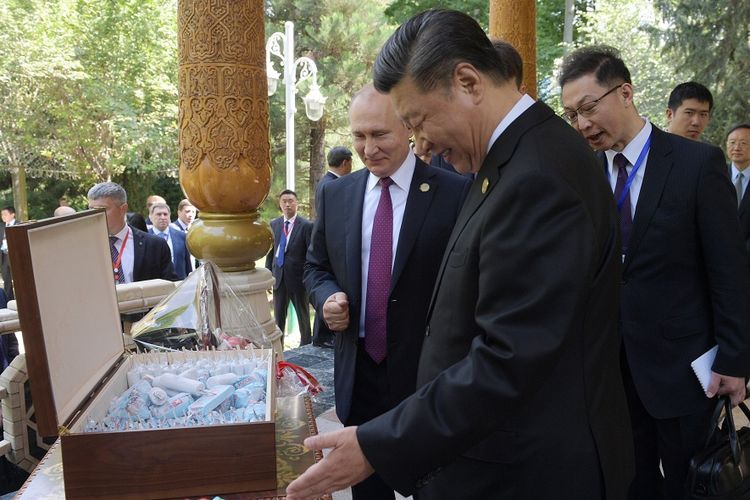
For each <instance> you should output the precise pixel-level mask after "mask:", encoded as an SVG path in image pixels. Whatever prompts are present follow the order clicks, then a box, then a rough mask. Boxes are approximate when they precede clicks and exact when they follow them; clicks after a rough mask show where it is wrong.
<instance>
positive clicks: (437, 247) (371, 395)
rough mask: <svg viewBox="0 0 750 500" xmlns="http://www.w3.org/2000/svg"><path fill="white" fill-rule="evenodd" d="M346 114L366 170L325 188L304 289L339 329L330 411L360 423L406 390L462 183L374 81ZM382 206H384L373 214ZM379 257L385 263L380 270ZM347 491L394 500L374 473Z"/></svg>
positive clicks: (413, 379) (408, 391)
mask: <svg viewBox="0 0 750 500" xmlns="http://www.w3.org/2000/svg"><path fill="white" fill-rule="evenodd" d="M349 120H350V128H351V131H352V138H353V143H354V148H355V150H356V151H357V154H358V155H359V157H360V159H361V160H362V162H363V163H364V164H365V166H366V167H367V168H366V169H363V170H360V171H358V172H355V173H353V174H350V175H348V176H346V177H344V178H342V179H340V180H338V181H336V182H333V183H330V184H328V185H327V186H325V187H324V188H323V190H322V193H321V197H320V200H319V202H318V207H319V215H318V219H317V221H316V223H315V229H314V230H313V240H312V244H311V246H310V251H309V252H308V256H307V258H308V265H307V267H306V270H305V285H306V286H307V287H308V289H309V290H310V293H311V297H312V300H313V304H315V306H316V307H317V308H318V310H321V309H322V311H323V317H324V319H325V320H326V322H327V323H328V325H329V326H330V327H331V329H332V330H333V331H335V332H339V333H337V334H336V340H335V341H336V347H335V351H334V353H335V357H334V363H335V372H334V376H335V394H336V413H337V414H338V416H339V419H340V420H341V421H342V422H343V423H344V424H346V425H358V424H361V423H364V422H366V421H368V420H370V419H371V418H374V417H376V416H378V415H380V414H381V413H383V412H385V411H387V410H389V409H391V408H393V407H394V406H396V405H397V404H398V403H399V402H400V401H401V400H403V399H404V398H405V397H407V396H408V395H410V394H412V393H413V392H414V389H415V383H416V371H417V361H418V358H419V352H420V349H421V345H422V339H423V338H424V336H423V332H424V328H425V325H426V323H425V317H426V314H427V306H428V303H429V290H430V289H431V288H432V285H433V283H434V282H435V277H436V274H437V270H438V267H439V265H440V258H441V256H442V253H443V249H444V248H445V244H446V242H447V241H448V236H449V235H450V232H451V230H452V228H453V225H454V223H455V220H456V217H457V215H458V212H459V210H460V208H461V204H462V202H463V199H464V196H465V192H466V190H467V188H468V186H469V184H470V183H469V180H468V179H465V178H462V177H459V176H456V175H454V174H449V173H447V172H444V171H441V170H438V169H433V168H430V167H428V166H427V165H426V164H425V163H424V162H422V161H421V160H419V159H418V158H417V157H416V155H414V154H412V152H411V149H410V146H409V135H410V131H409V130H408V129H407V128H406V127H404V125H403V124H402V123H401V122H400V121H399V120H398V117H397V116H396V113H395V111H394V109H393V105H392V103H391V101H390V99H389V97H388V96H387V95H385V94H381V93H379V92H378V91H376V90H375V89H374V87H372V85H368V86H366V87H365V88H363V89H362V90H361V91H360V92H359V93H357V94H356V95H355V96H354V98H353V99H352V103H351V107H350V111H349ZM383 182H388V183H389V185H388V186H387V189H385V191H384V187H383ZM386 196H387V201H386ZM385 203H388V204H389V208H383V209H382V210H383V211H382V212H381V207H382V206H383V205H382V204H385ZM380 214H385V215H386V217H389V219H388V222H387V224H386V222H384V221H383V220H382V219H381V218H380ZM381 231H382V234H381ZM382 251H385V252H387V255H386V256H385V257H383V255H382V253H380V252H382ZM381 258H384V262H385V268H382V267H381V268H379V269H378V268H376V266H377V263H378V262H382V261H380V260H379V259H381ZM381 273H385V274H384V275H383V274H381ZM377 335H381V337H380V339H381V341H382V342H383V344H381V345H382V346H384V349H383V351H380V352H379V354H377V353H375V352H374V351H375V349H373V347H372V341H373V340H374V339H377V338H378V337H377ZM368 342H369V343H370V345H368ZM352 492H353V495H354V498H355V499H361V498H374V499H381V498H392V497H393V488H392V487H390V486H387V485H386V484H385V483H384V482H383V481H382V479H381V478H379V477H378V476H376V475H373V476H371V477H370V478H368V479H367V480H366V481H364V482H362V483H360V484H357V485H355V486H354V487H353V488H352Z"/></svg>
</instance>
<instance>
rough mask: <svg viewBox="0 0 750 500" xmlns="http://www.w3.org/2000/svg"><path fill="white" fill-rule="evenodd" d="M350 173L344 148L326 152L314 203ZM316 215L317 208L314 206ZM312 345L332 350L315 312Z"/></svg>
mask: <svg viewBox="0 0 750 500" xmlns="http://www.w3.org/2000/svg"><path fill="white" fill-rule="evenodd" d="M351 171H352V152H351V151H349V149H348V148H345V147H344V146H336V147H334V148H331V150H330V151H328V172H326V175H324V176H323V177H321V178H320V181H319V182H318V185H317V187H316V188H315V203H316V204H317V200H318V199H319V198H320V192H321V191H322V190H323V186H325V185H326V184H328V183H329V182H331V181H335V180H336V179H338V178H339V177H343V176H345V175H348V174H350V173H351ZM316 213H318V212H317V206H316ZM313 345H316V346H319V347H326V348H328V349H333V332H332V331H331V330H330V329H329V328H328V325H326V324H325V321H323V316H322V314H319V313H318V311H315V323H314V326H313Z"/></svg>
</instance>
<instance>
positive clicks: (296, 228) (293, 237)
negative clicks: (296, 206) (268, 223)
mask: <svg viewBox="0 0 750 500" xmlns="http://www.w3.org/2000/svg"><path fill="white" fill-rule="evenodd" d="M304 220H305V219H304V218H303V217H302V216H300V215H299V214H297V218H296V219H294V225H293V226H292V234H290V235H289V240H287V242H286V246H287V247H291V246H292V243H293V242H294V241H297V235H298V234H299V233H300V231H302V229H300V228H301V227H302V222H304ZM281 224H282V225H283V224H284V223H283V222H282V223H281Z"/></svg>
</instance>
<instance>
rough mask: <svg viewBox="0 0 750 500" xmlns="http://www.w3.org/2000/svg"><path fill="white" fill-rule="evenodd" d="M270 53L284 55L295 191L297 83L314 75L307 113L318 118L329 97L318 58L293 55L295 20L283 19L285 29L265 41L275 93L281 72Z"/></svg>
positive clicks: (290, 185) (290, 177) (289, 172)
mask: <svg viewBox="0 0 750 500" xmlns="http://www.w3.org/2000/svg"><path fill="white" fill-rule="evenodd" d="M271 54H273V55H275V56H276V57H278V58H279V59H281V61H282V62H281V64H282V65H283V66H284V80H283V81H284V85H285V86H286V94H285V97H284V105H285V107H286V188H287V189H291V190H292V191H294V113H295V112H296V111H297V109H296V106H295V104H294V96H295V94H296V93H297V84H298V83H302V82H303V81H305V80H307V79H309V78H312V83H311V84H310V92H308V94H307V95H306V96H305V97H304V98H303V101H304V103H305V114H306V115H307V117H308V118H309V119H310V120H312V121H314V122H316V121H318V120H320V118H321V117H322V116H323V107H324V106H325V103H326V99H327V97H325V96H323V94H321V93H320V87H319V86H318V67H317V66H316V65H315V61H313V60H312V59H310V58H309V57H300V58H298V59H297V60H295V59H294V23H293V22H291V21H287V22H285V23H284V33H280V32H276V33H274V34H273V35H271V37H270V38H269V39H268V41H267V42H266V73H267V75H268V95H269V96H272V95H273V94H274V93H276V89H277V88H278V85H279V76H281V75H280V74H279V73H278V72H277V71H276V70H275V69H274V67H273V63H272V62H271ZM298 67H299V68H300V72H299V80H297V68H298Z"/></svg>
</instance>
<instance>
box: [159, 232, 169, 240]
mask: <svg viewBox="0 0 750 500" xmlns="http://www.w3.org/2000/svg"><path fill="white" fill-rule="evenodd" d="M159 236H161V237H162V239H163V240H164V241H167V238H168V236H167V233H159Z"/></svg>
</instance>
